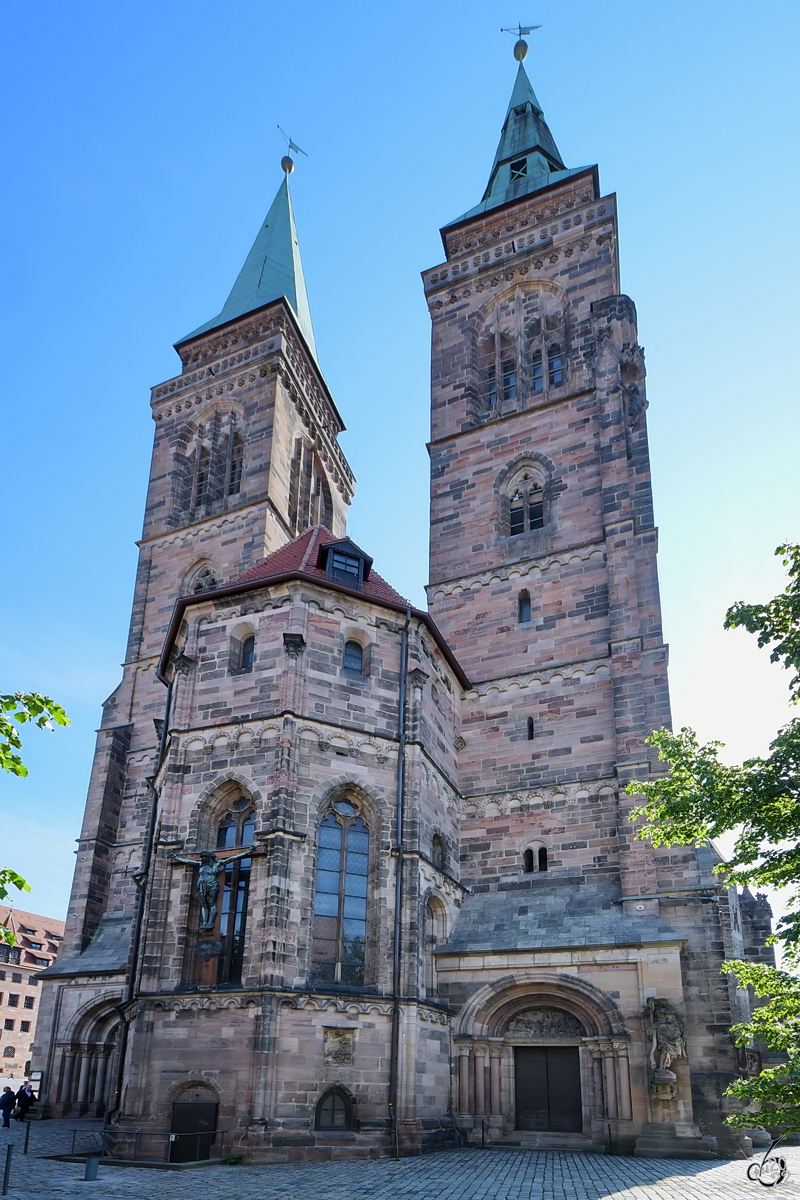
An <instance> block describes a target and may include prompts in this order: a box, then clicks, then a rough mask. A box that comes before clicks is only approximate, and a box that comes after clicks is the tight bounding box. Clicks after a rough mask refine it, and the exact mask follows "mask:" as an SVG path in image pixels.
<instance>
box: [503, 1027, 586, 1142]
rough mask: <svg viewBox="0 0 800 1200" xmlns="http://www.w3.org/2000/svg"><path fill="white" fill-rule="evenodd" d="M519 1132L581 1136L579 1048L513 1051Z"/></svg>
mask: <svg viewBox="0 0 800 1200" xmlns="http://www.w3.org/2000/svg"><path fill="white" fill-rule="evenodd" d="M514 1071H515V1076H514V1090H515V1096H516V1112H517V1120H516V1128H517V1129H525V1130H528V1131H529V1132H543V1133H544V1132H550V1133H580V1132H581V1131H582V1129H583V1110H582V1106H581V1070H580V1058H579V1054H578V1047H577V1046H516V1047H515V1048H514Z"/></svg>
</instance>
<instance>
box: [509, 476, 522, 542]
mask: <svg viewBox="0 0 800 1200" xmlns="http://www.w3.org/2000/svg"><path fill="white" fill-rule="evenodd" d="M509 525H510V527H511V536H512V537H513V536H514V534H517V533H524V532H525V497H524V495H523V494H522V492H521V491H520V490H519V488H518V489H517V490H516V492H515V493H514V495H513V496H512V497H511V504H510V507H509Z"/></svg>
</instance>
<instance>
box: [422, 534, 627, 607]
mask: <svg viewBox="0 0 800 1200" xmlns="http://www.w3.org/2000/svg"><path fill="white" fill-rule="evenodd" d="M595 557H597V558H598V560H599V561H600V562H602V561H605V546H604V544H603V543H602V542H594V543H592V544H590V545H587V546H576V547H575V548H574V549H570V550H559V551H557V552H556V553H555V554H543V555H542V556H541V558H533V559H530V558H528V559H524V560H523V561H521V562H516V563H512V564H511V565H510V566H508V567H492V568H490V569H489V570H488V571H478V572H476V573H475V574H474V575H459V576H458V578H456V579H448V580H445V581H443V582H442V583H433V584H429V585H428V588H427V589H426V590H427V592H428V600H429V602H430V603H433V601H434V600H440V599H442V598H444V597H445V596H458V595H460V594H461V593H462V592H470V591H473V590H474V589H476V588H483V587H489V586H490V585H491V584H493V583H507V582H508V580H510V579H518V580H520V581H522V580H523V579H530V578H531V577H532V576H537V575H542V574H544V572H545V571H549V570H550V569H551V568H552V567H565V566H568V565H569V564H570V563H574V562H589V561H590V560H591V559H592V558H595Z"/></svg>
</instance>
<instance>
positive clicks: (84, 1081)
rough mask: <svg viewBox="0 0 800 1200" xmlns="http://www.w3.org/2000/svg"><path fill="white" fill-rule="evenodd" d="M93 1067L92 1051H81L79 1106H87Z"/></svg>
mask: <svg viewBox="0 0 800 1200" xmlns="http://www.w3.org/2000/svg"><path fill="white" fill-rule="evenodd" d="M91 1066H92V1052H91V1050H88V1049H86V1050H83V1051H81V1070H80V1075H79V1076H78V1095H77V1101H78V1104H85V1103H86V1101H87V1098H88V1095H89V1071H90V1070H91Z"/></svg>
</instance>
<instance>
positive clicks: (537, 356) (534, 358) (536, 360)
mask: <svg viewBox="0 0 800 1200" xmlns="http://www.w3.org/2000/svg"><path fill="white" fill-rule="evenodd" d="M543 387H544V369H543V367H542V352H541V350H534V352H533V354H532V355H531V391H532V392H540V391H541V390H542V388H543Z"/></svg>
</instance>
